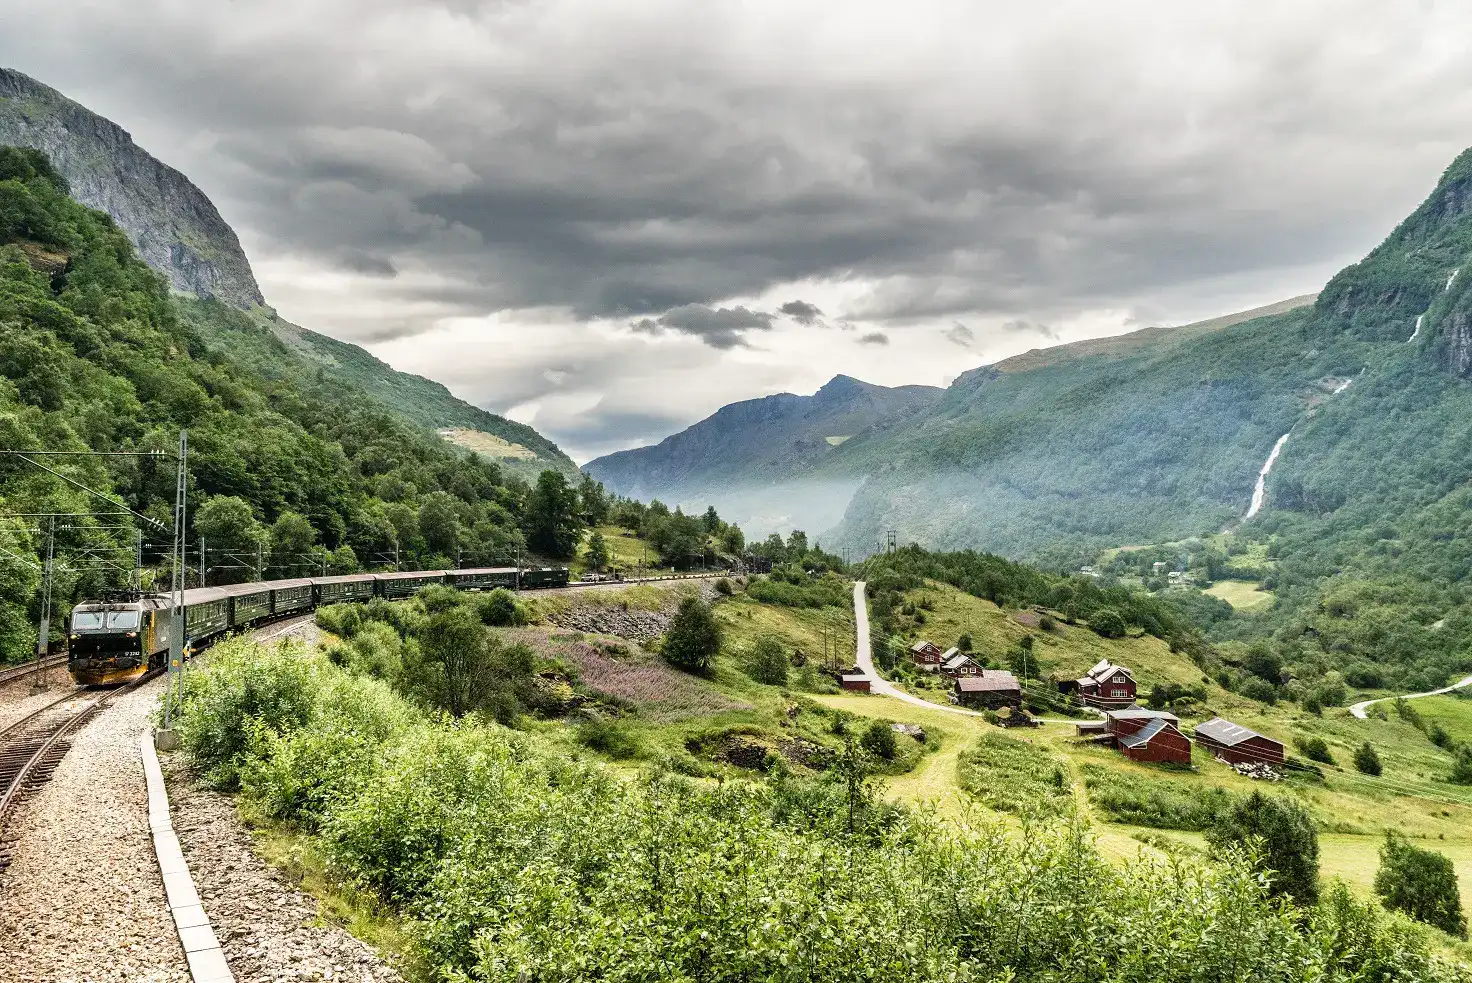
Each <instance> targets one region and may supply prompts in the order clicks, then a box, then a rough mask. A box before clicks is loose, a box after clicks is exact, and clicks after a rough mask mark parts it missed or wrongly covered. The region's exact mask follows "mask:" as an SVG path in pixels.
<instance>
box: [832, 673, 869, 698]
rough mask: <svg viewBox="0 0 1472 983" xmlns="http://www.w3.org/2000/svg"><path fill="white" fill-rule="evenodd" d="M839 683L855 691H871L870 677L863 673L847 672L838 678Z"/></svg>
mask: <svg viewBox="0 0 1472 983" xmlns="http://www.w3.org/2000/svg"><path fill="white" fill-rule="evenodd" d="M838 681H839V685H840V686H842V687H843V688H844V689H847V690H853V691H854V692H855V693H867V692H869V677H868V676H865V675H863V674H862V673H855V672H846V673H844V674H843V675H842V676H840V677H839V679H838Z"/></svg>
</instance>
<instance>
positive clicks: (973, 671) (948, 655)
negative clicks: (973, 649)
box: [940, 649, 982, 679]
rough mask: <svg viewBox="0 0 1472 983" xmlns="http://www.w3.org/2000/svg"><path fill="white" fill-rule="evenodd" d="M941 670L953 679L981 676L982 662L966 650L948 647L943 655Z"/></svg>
mask: <svg viewBox="0 0 1472 983" xmlns="http://www.w3.org/2000/svg"><path fill="white" fill-rule="evenodd" d="M940 671H941V673H942V674H943V675H946V676H950V677H951V678H952V679H960V678H961V677H962V676H980V675H981V673H982V668H981V664H980V663H978V662H977V661H976V660H975V659H973V658H971V656H969V655H967V654H965V653H964V652H961V651H960V650H958V649H947V650H946V652H945V654H944V655H942V656H941V663H940Z"/></svg>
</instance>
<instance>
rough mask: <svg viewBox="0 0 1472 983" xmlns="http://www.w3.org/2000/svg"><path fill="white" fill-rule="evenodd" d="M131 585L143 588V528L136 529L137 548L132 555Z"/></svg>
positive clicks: (139, 588)
mask: <svg viewBox="0 0 1472 983" xmlns="http://www.w3.org/2000/svg"><path fill="white" fill-rule="evenodd" d="M133 586H134V587H135V588H137V589H138V590H140V591H141V590H143V530H142V529H141V528H140V529H139V530H138V549H137V552H136V553H135V554H134V555H133Z"/></svg>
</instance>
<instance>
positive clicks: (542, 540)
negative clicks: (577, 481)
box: [525, 471, 584, 559]
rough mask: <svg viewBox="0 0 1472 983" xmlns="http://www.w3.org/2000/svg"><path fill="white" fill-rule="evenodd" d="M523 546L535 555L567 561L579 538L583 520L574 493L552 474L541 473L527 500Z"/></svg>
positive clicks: (557, 476) (565, 483) (558, 477)
mask: <svg viewBox="0 0 1472 983" xmlns="http://www.w3.org/2000/svg"><path fill="white" fill-rule="evenodd" d="M525 527H526V540H527V545H528V546H530V547H531V548H532V549H533V550H535V551H536V552H538V553H542V554H544V555H546V556H550V557H555V558H558V559H567V558H570V557H572V556H573V554H574V553H575V552H576V550H577V546H578V542H579V541H580V540H581V539H582V534H583V528H584V525H583V518H582V514H581V509H580V507H579V505H578V496H577V490H576V489H575V488H572V487H570V486H569V485H568V483H567V479H566V478H564V477H563V476H562V475H561V474H559V473H557V472H556V471H543V472H542V474H541V475H540V476H539V477H538V478H537V484H536V486H535V487H534V488H533V489H532V492H531V494H530V495H529V496H528V497H527V504H526V523H525Z"/></svg>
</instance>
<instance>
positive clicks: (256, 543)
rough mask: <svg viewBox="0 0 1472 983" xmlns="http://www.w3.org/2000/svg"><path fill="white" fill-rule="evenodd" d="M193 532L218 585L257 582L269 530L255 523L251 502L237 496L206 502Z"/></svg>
mask: <svg viewBox="0 0 1472 983" xmlns="http://www.w3.org/2000/svg"><path fill="white" fill-rule="evenodd" d="M194 532H195V534H196V535H198V536H200V537H202V538H203V539H204V542H205V550H206V553H207V555H208V557H209V560H208V564H209V566H210V567H211V568H213V569H212V571H211V572H212V573H213V574H214V576H212V578H211V579H212V580H213V581H214V582H215V583H221V584H239V583H244V582H246V581H248V580H255V579H256V575H257V573H258V572H259V571H257V569H256V567H257V563H258V562H259V559H260V551H261V550H262V549H264V548H265V544H266V529H265V527H264V526H262V525H261V524H260V523H259V522H257V521H256V517H255V513H254V512H253V511H252V510H251V507H250V503H249V502H247V501H246V500H245V499H243V498H237V497H235V496H234V495H215V496H213V497H211V498H208V499H206V500H205V502H204V504H203V505H201V506H200V507H199V511H197V512H195V513H194ZM308 545H309V546H310V545H311V544H310V543H309V544H308Z"/></svg>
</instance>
